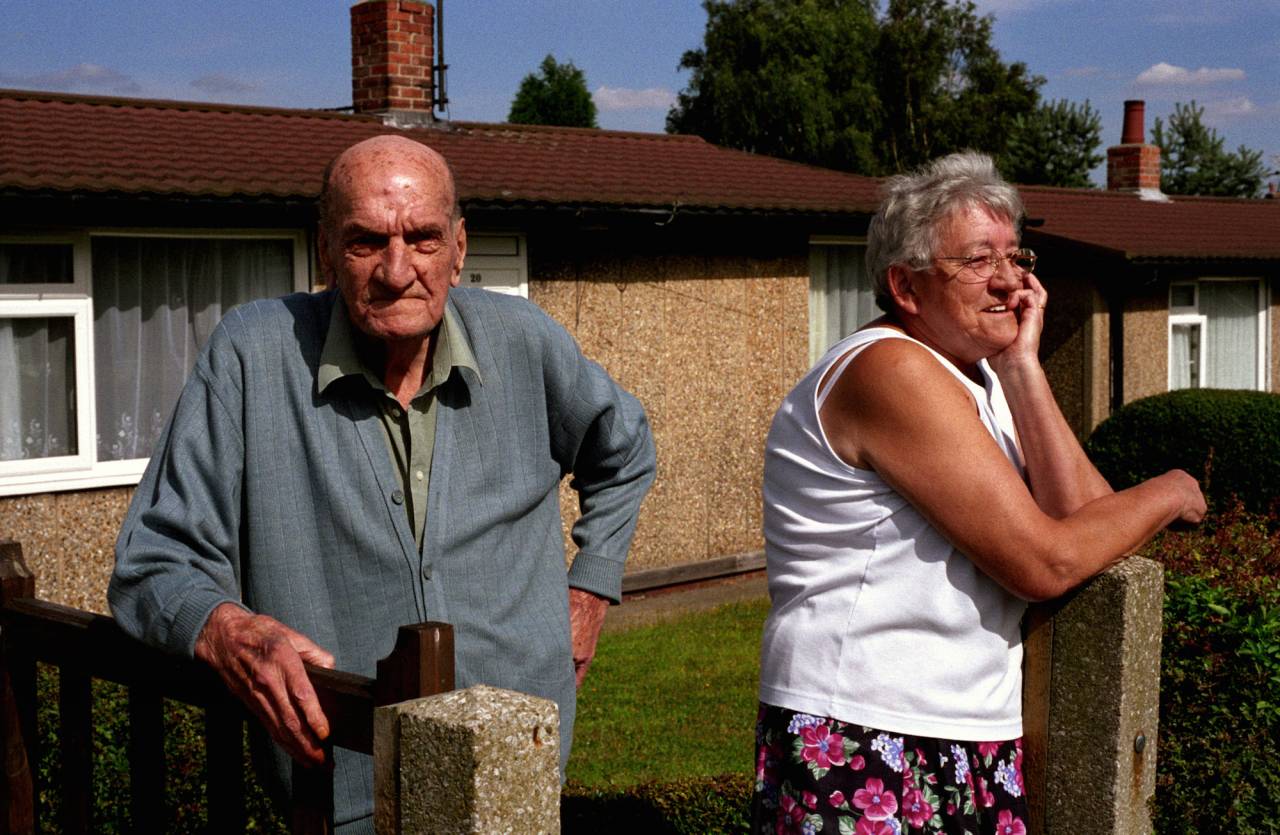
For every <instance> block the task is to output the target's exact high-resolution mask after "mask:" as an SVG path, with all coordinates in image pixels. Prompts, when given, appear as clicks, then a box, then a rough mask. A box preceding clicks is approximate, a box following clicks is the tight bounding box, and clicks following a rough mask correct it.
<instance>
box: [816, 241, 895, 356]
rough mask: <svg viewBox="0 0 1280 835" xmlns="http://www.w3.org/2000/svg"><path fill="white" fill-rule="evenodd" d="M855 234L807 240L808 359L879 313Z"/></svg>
mask: <svg viewBox="0 0 1280 835" xmlns="http://www.w3.org/2000/svg"><path fill="white" fill-rule="evenodd" d="M866 252H867V246H866V242H865V241H863V240H861V239H859V238H813V239H811V240H810V242H809V362H810V363H811V364H812V363H816V362H817V361H818V360H819V359H820V358H821V357H822V355H823V354H824V353H826V351H827V349H828V348H830V347H831V346H832V345H834V344H836V343H837V342H839V341H840V340H841V339H843V338H844V337H846V336H848V335H849V334H851V333H853V332H854V331H855V330H857V329H858V328H860V327H862V326H863V325H865V324H866V323H867V322H870V321H871V320H872V319H874V318H876V317H877V316H878V315H880V311H879V309H878V308H877V307H876V300H875V291H874V290H873V289H872V287H871V279H870V277H868V275H867V268H866V262H865V258H866Z"/></svg>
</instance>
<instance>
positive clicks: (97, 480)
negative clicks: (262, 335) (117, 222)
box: [0, 228, 312, 496]
mask: <svg viewBox="0 0 1280 835" xmlns="http://www.w3.org/2000/svg"><path fill="white" fill-rule="evenodd" d="M97 237H102V238H110V237H115V238H186V239H191V238H207V239H218V240H235V239H242V240H289V241H292V242H293V247H292V250H293V282H292V288H291V289H292V290H293V291H296V292H307V291H309V290H310V289H311V269H312V265H311V260H310V258H309V254H308V253H309V249H310V247H309V246H308V243H307V240H308V239H307V233H306V231H305V230H303V229H279V228H273V229H207V228H206V229H155V228H122V229H115V228H113V229H83V230H74V231H52V232H39V233H32V234H21V235H10V234H6V235H3V236H0V242H3V243H70V244H72V246H73V247H74V249H73V258H72V263H73V270H74V273H73V281H72V283H70V284H5V285H0V316H5V317H20V316H30V317H46V316H54V317H56V316H74V317H75V324H74V329H75V340H76V345H75V363H76V372H75V373H76V409H77V412H76V431H77V432H78V433H79V437H78V439H77V445H78V449H79V452H78V453H77V454H76V455H74V456H57V457H53V458H39V459H30V458H27V459H22V460H19V461H3V462H0V496H15V495H27V494H34V493H48V492H54V491H62V490H83V489H88V488H97V487H117V486H128V485H134V484H137V483H138V481H139V480H140V479H141V478H142V473H143V471H144V470H145V469H146V467H147V462H148V461H149V460H150V459H147V458H132V459H125V460H122V461H98V460H97V456H98V442H97V432H96V426H97V414H96V406H97V388H96V379H95V373H96V368H95V367H94V358H93V274H92V263H91V262H92V239H93V238H97ZM0 396H2V394H0Z"/></svg>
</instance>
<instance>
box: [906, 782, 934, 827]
mask: <svg viewBox="0 0 1280 835" xmlns="http://www.w3.org/2000/svg"><path fill="white" fill-rule="evenodd" d="M902 813H903V814H904V815H906V816H907V821H908V822H909V823H910V824H911V825H912V826H914V827H916V828H917V829H919V828H921V827H923V826H924V824H925V821H927V820H929V818H931V817H933V806H932V804H930V803H929V801H927V800H925V799H924V792H922V791H920V790H919V789H909V790H907V791H905V792H903V794H902Z"/></svg>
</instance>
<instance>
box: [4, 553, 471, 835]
mask: <svg viewBox="0 0 1280 835" xmlns="http://www.w3.org/2000/svg"><path fill="white" fill-rule="evenodd" d="M37 663H44V664H49V665H53V666H56V667H57V668H58V674H59V689H58V693H59V711H60V717H61V719H60V721H61V732H60V734H59V745H60V747H61V756H62V773H61V775H59V776H58V777H57V778H56V779H57V780H58V784H59V786H60V793H61V795H62V815H61V820H60V821H59V823H60V824H61V828H62V831H63V832H66V833H78V832H89V831H90V830H91V827H92V820H93V818H92V812H93V808H92V797H93V795H92V769H93V764H92V761H91V752H92V750H93V746H92V732H93V725H92V719H91V716H90V708H91V701H92V700H91V689H90V683H91V681H92V680H93V679H95V678H96V679H103V680H106V681H112V682H116V683H119V684H121V685H124V686H125V687H127V688H128V691H129V702H128V704H129V745H128V760H129V772H130V804H131V816H132V821H133V830H132V831H134V832H138V833H160V832H162V831H163V826H164V816H165V807H164V804H163V803H160V802H158V801H157V798H161V797H163V796H164V791H163V789H164V772H163V763H164V748H163V745H164V739H163V700H164V699H174V700H177V701H181V702H185V703H188V704H192V705H197V706H199V707H202V708H203V709H204V711H205V717H206V719H205V739H206V745H207V748H206V750H207V756H208V768H207V769H206V772H207V774H208V804H207V805H208V810H209V819H208V829H209V831H211V832H241V831H243V830H244V824H245V804H244V778H243V762H244V751H243V740H244V723H245V721H246V720H250V721H256V720H254V719H253V718H252V717H251V716H250V715H249V714H248V713H247V712H246V710H245V709H244V708H243V707H242V706H241V704H240V703H239V702H238V701H236V700H235V699H234V698H233V697H232V696H231V695H230V694H229V693H228V692H227V690H226V688H225V687H224V686H223V684H222V682H221V681H220V680H219V679H218V678H217V676H216V675H215V674H214V673H213V672H212V671H211V670H210V669H209V668H208V667H207V666H205V665H204V664H201V663H199V662H196V661H194V660H191V659H186V658H179V657H175V656H172V655H169V654H167V653H164V652H161V651H159V650H156V649H152V648H151V647H148V646H145V645H143V644H142V643H140V642H138V641H137V640H135V639H133V638H131V637H129V636H128V635H126V634H125V633H124V632H123V631H121V630H120V628H119V627H118V626H117V625H116V623H115V621H113V620H112V619H111V618H109V617H105V616H103V615H96V614H92V613H90V612H84V611H80V610H78V609H71V608H68V607H66V606H60V605H57V604H55V603H48V602H45V601H41V600H37V599H35V578H34V576H33V575H32V574H31V572H30V571H29V570H28V569H27V567H26V565H25V564H24V562H23V560H22V550H21V547H20V546H19V545H18V544H17V543H13V542H0V752H2V753H3V757H4V785H3V792H0V833H23V834H24V835H25V833H34V832H36V831H38V830H39V821H38V811H39V807H38V804H37V803H36V792H37V791H38V789H39V786H37V785H36V784H37V779H36V776H35V764H36V763H37V762H39V759H38V752H37V749H36V745H37V729H36V665H37ZM307 672H308V674H309V675H310V677H311V683H312V685H313V686H314V687H315V689H316V693H317V695H318V696H319V699H320V704H321V707H322V708H323V709H324V712H325V715H326V716H327V717H328V718H329V722H330V728H331V735H330V737H329V739H328V740H327V742H326V744H327V745H328V746H329V748H328V756H329V757H330V758H331V757H332V746H334V745H336V746H338V747H340V748H349V749H351V750H353V751H359V752H362V753H365V754H372V753H373V711H374V707H375V706H379V705H385V704H392V703H395V702H402V701H406V700H409V699H414V698H418V697H421V696H430V695H434V694H437V693H443V692H446V691H449V690H452V689H453V685H454V680H453V630H452V627H450V626H449V625H448V624H443V623H423V624H417V625H414V626H404V627H401V628H400V632H399V635H398V636H397V639H396V646H395V649H394V650H393V651H392V653H391V654H390V655H389V656H388V657H387V658H385V659H383V660H381V661H379V662H378V666H377V673H378V674H377V677H376V678H372V679H370V678H366V677H364V676H358V675H352V674H350V673H343V672H338V671H335V670H326V669H322V668H319V667H313V666H310V665H308V667H307ZM293 784H294V792H293V795H294V797H293V806H292V809H291V813H290V825H291V828H292V831H293V832H295V833H328V832H331V831H332V830H333V780H332V771H331V770H330V769H323V768H316V769H308V768H303V767H301V766H297V765H295V767H294V773H293Z"/></svg>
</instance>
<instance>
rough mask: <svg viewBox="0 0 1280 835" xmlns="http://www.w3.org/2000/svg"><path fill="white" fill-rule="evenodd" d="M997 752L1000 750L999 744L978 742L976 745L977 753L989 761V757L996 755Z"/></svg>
mask: <svg viewBox="0 0 1280 835" xmlns="http://www.w3.org/2000/svg"><path fill="white" fill-rule="evenodd" d="M999 750H1000V743H998V742H979V743H978V753H979V754H981V755H982V756H983V757H984V758H987V759H990V758H991V757H994V756H995V755H996V753H997V752H999Z"/></svg>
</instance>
